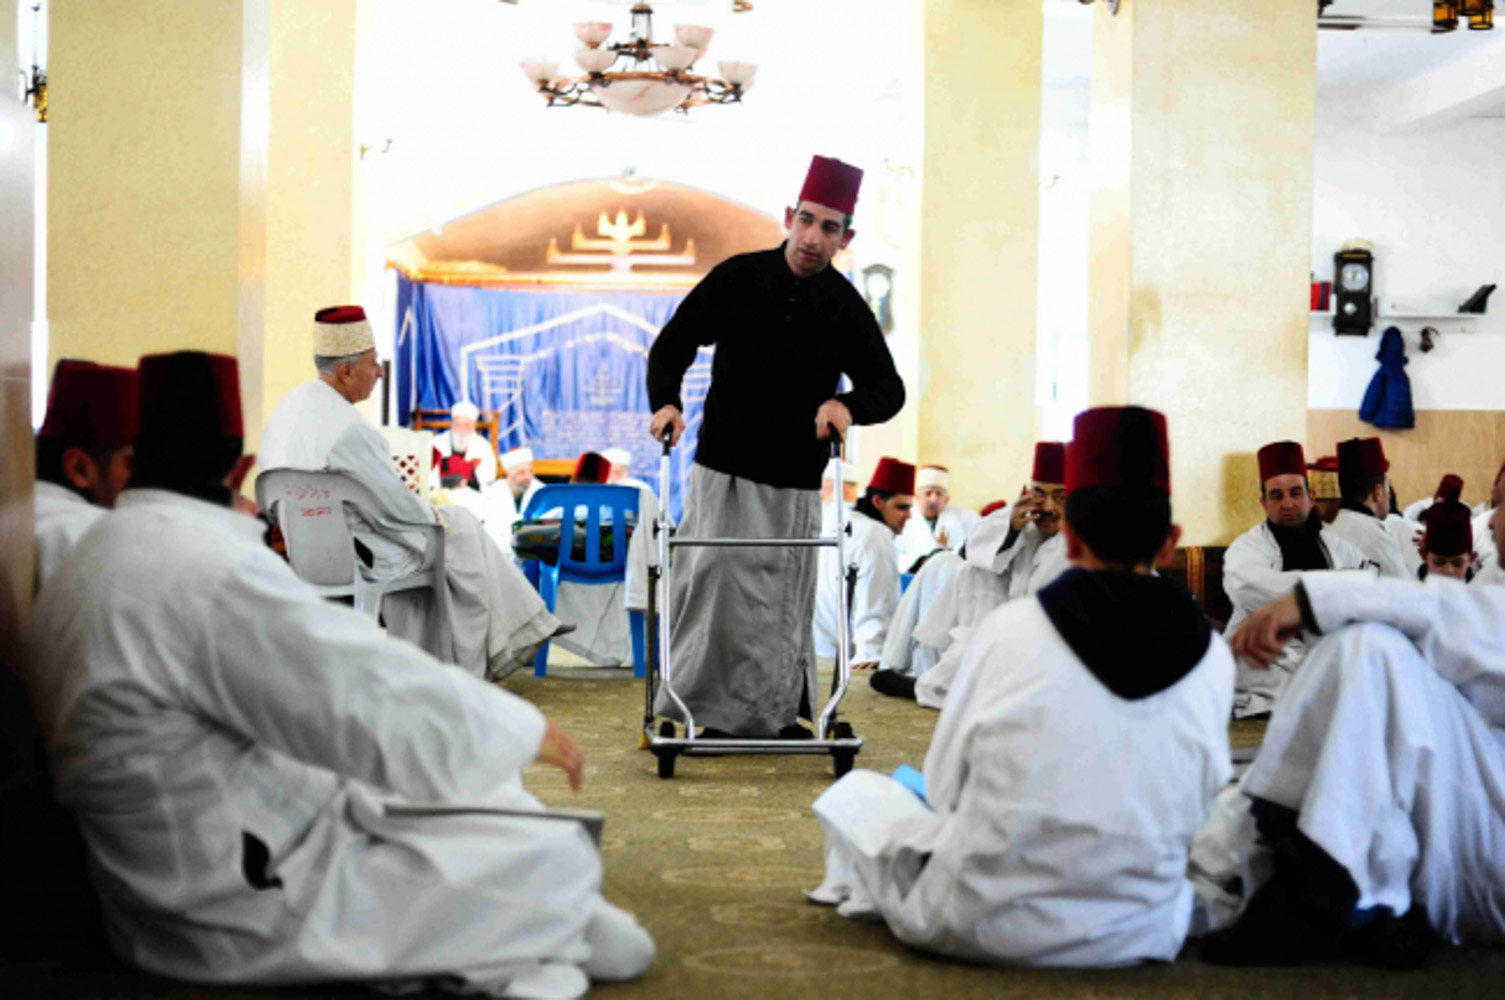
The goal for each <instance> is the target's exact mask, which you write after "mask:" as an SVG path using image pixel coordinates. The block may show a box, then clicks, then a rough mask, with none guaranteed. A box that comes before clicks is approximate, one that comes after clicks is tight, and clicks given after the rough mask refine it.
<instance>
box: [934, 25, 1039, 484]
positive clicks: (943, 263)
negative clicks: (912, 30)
mask: <svg viewBox="0 0 1505 1000" xmlns="http://www.w3.org/2000/svg"><path fill="white" fill-rule="evenodd" d="M924 24H925V150H924V161H923V166H922V176H923V180H922V183H923V189H924V193H923V196H922V206H923V208H922V215H923V221H922V223H921V244H922V257H921V261H922V264H921V271H920V296H921V298H920V366H919V369H920V370H919V378H918V380H917V381H918V384H917V385H911V386H910V387H909V389H910V393H911V398H912V400H917V401H918V406H919V434H918V440H919V454H918V456H916V457H917V458H918V459H919V460H920V461H921V462H933V463H939V464H942V465H947V466H950V468H951V473H952V476H951V478H952V484H953V493H954V494H955V496H956V500H957V502H959V503H963V504H966V505H968V506H973V507H976V506H979V505H981V504H982V503H985V502H987V501H988V500H992V499H995V498H998V497H1009V498H1012V497H1014V496H1015V495H1016V494H1017V493H1018V491H1019V487H1020V485H1021V483H1023V482H1024V481H1025V480H1026V479H1028V477H1029V471H1030V459H1031V456H1032V454H1033V451H1034V440H1035V433H1036V428H1037V427H1038V424H1039V416H1038V415H1039V410H1038V407H1037V406H1036V404H1035V338H1036V333H1035V296H1036V282H1037V265H1036V258H1037V255H1038V243H1039V239H1038V230H1039V200H1040V199H1039V193H1040V192H1039V148H1040V58H1041V55H1040V52H1041V32H1042V12H1041V6H1040V2H1039V0H929V2H927V3H926V4H925V22H924Z"/></svg>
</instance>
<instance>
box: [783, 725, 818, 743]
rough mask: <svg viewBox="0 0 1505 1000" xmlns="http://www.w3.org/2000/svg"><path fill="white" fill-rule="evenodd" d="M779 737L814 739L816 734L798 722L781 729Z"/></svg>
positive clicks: (786, 738) (785, 738)
mask: <svg viewBox="0 0 1505 1000" xmlns="http://www.w3.org/2000/svg"><path fill="white" fill-rule="evenodd" d="M778 738H779V739H781V740H813V739H815V734H814V733H812V732H811V731H810V730H808V729H806V728H805V727H804V726H801V725H799V724H797V723H796V724H794V725H789V726H785V727H784V728H783V729H780V730H779V735H778Z"/></svg>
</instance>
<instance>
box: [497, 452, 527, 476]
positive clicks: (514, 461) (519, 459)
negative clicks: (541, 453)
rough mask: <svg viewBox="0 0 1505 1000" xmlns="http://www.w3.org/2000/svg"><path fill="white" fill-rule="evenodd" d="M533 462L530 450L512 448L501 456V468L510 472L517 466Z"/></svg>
mask: <svg viewBox="0 0 1505 1000" xmlns="http://www.w3.org/2000/svg"><path fill="white" fill-rule="evenodd" d="M532 461H533V449H532V448H513V449H512V450H511V451H509V452H506V453H504V454H503V455H502V468H504V469H506V470H507V471H508V472H511V471H512V470H513V469H515V468H517V467H518V466H519V465H527V464H528V463H530V462H532Z"/></svg>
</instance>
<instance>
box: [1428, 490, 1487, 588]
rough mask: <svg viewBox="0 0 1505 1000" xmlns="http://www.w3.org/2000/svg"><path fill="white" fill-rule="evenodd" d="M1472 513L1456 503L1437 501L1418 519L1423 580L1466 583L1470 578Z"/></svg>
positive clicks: (1472, 532) (1471, 563)
mask: <svg viewBox="0 0 1505 1000" xmlns="http://www.w3.org/2000/svg"><path fill="white" fill-rule="evenodd" d="M1473 521H1474V519H1473V512H1472V511H1471V510H1469V509H1468V506H1467V505H1466V504H1462V503H1459V502H1458V501H1457V500H1439V501H1438V502H1437V503H1434V504H1433V505H1432V506H1430V507H1428V508H1427V509H1426V510H1425V511H1423V512H1422V515H1421V523H1422V529H1423V530H1422V536H1421V558H1422V564H1421V569H1420V570H1418V571H1417V575H1418V576H1419V577H1420V578H1421V579H1423V580H1426V579H1429V578H1431V577H1434V576H1436V577H1448V578H1451V579H1454V580H1462V581H1463V582H1464V583H1467V582H1469V580H1471V579H1473V576H1474V562H1475V560H1476V559H1477V558H1478V556H1476V555H1475V554H1474V523H1473Z"/></svg>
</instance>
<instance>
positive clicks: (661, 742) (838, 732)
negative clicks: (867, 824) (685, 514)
mask: <svg viewBox="0 0 1505 1000" xmlns="http://www.w3.org/2000/svg"><path fill="white" fill-rule="evenodd" d="M672 433H673V430H672V428H671V429H669V430H666V431H665V432H664V437H663V446H664V451H663V454H662V455H661V456H660V458H659V470H658V476H659V497H660V500H659V516H658V520H657V521H655V522H654V525H653V536H654V542H655V544H656V546H657V552H658V565H656V566H649V567H648V614H647V649H648V677H647V683H646V685H645V693H646V698H647V701H646V705H645V707H644V709H643V736H644V739H643V745H644V746H646V747H647V748H648V749H649V750H651V751H652V752H653V754H654V756H656V757H657V758H658V776H659V777H660V778H672V777H674V764H675V760H676V759H677V758H678V757H679V755H681V754H684V755H686V756H696V755H697V754H704V755H708V756H710V755H714V756H720V755H723V754H830V755H831V757H832V760H833V762H834V765H835V770H836V776H837V777H838V778H839V777H841V776H842V775H843V774H846V773H847V772H848V771H850V770H851V769H852V763H853V761H854V760H855V759H856V757H857V754H858V752H859V751H861V749H862V742H863V741H862V737H860V736H858V735H857V734H856V733H854V732H853V731H852V726H851V723H849V722H844V721H841V720H839V719H838V718H837V714H836V710H837V708H838V707H839V706H840V705H841V700H842V698H844V697H846V693H847V688H848V686H849V685H850V684H851V681H852V663H851V650H850V648H849V647H850V636H849V633H850V630H851V622H850V620H849V619H850V611H849V608H850V606H851V594H852V590H853V588H854V587H855V585H856V580H857V567H856V566H851V567H848V566H847V534H848V531H849V525H848V524H847V519H846V509H845V507H844V506H843V505H842V503H841V495H840V492H839V491H840V489H841V439H840V438H839V437H833V438H832V439H831V462H832V465H833V471H832V481H833V482H834V483H835V484H836V489H837V490H838V493H837V495H836V533H835V535H834V536H831V537H825V536H822V537H819V538H672V537H670V536H671V535H672V534H673V526H672V525H671V524H670V523H669V513H668V512H669V453H670V450H671V448H672V446H671V445H670V443H669V442H670V439H671V436H672ZM686 547H700V548H788V547H799V548H834V549H835V550H836V564H837V566H838V567H840V568H841V572H842V574H843V581H842V582H843V585H842V586H841V587H840V588H838V589H839V591H840V597H839V606H838V608H837V640H838V641H837V649H836V673H835V676H834V677H833V678H832V685H831V696H830V698H829V699H828V700H827V701H826V704H825V707H824V708H822V709H821V712H820V714H819V715H818V716H817V717H816V720H815V738H814V739H808V740H806V739H796V740H785V739H740V738H737V739H721V738H716V737H706V736H697V735H696V733H695V715H694V713H692V712H691V711H690V706H688V705H686V704H685V703H684V701H683V699H681V698H680V696H679V693H678V692H677V691H675V690H674V669H673V666H674V664H673V657H672V656H671V653H670V646H671V642H670V639H671V632H670V625H669V619H670V614H669V612H670V604H671V603H672V601H673V596H672V595H673V589H672V584H673V579H674V568H673V563H672V562H671V556H672V553H673V551H674V550H675V549H678V548H686ZM660 582H662V585H663V595H664V596H663V600H662V601H660V600H659V586H660ZM660 685H662V687H663V689H664V690H665V691H667V692H668V693H669V698H670V700H671V701H672V702H673V703H674V704H675V705H676V706H677V707H678V708H679V711H680V712H681V714H682V715H683V718H684V720H685V723H684V726H685V732H684V735H683V736H679V735H677V733H676V729H675V725H674V723H673V722H671V721H667V720H666V721H665V722H663V723H662V724H661V725H660V726H659V727H658V731H657V732H655V731H654V725H653V723H654V718H655V716H654V711H653V704H654V701H655V700H656V697H657V694H658V689H659V687H660ZM810 694H811V696H812V699H813V696H814V692H810Z"/></svg>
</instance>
